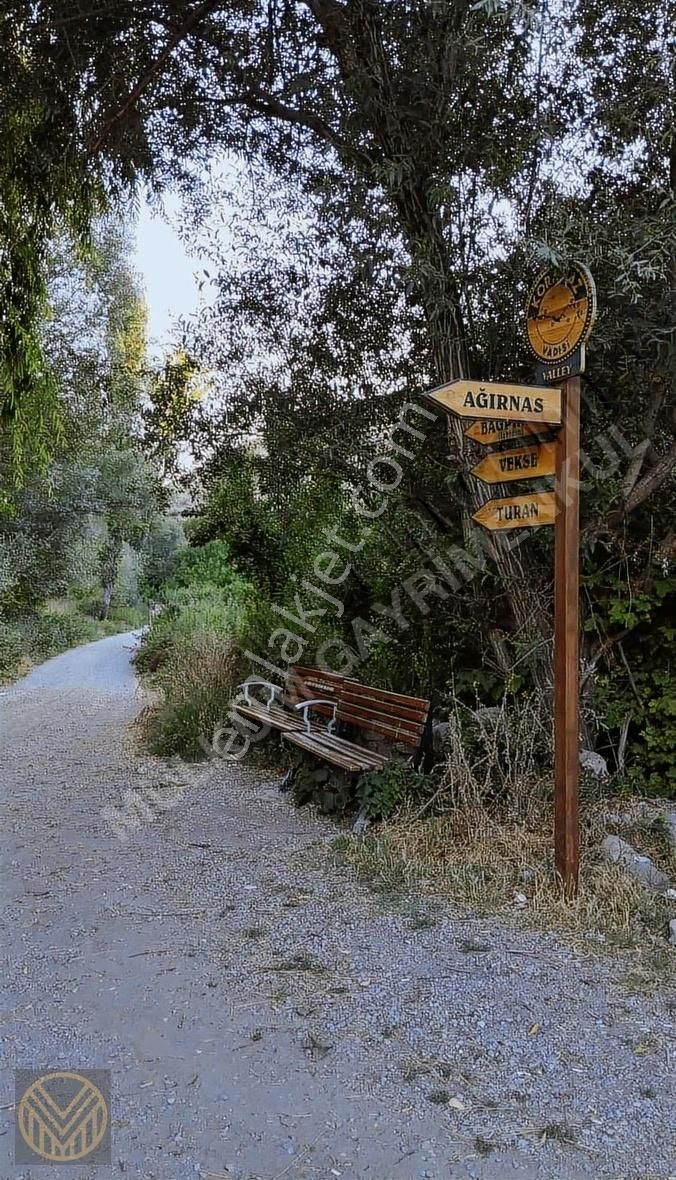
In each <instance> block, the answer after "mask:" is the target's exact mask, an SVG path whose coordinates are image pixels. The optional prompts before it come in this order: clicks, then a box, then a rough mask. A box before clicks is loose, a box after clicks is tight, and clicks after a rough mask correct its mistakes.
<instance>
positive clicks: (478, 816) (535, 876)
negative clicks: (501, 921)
mask: <svg viewBox="0 0 676 1180" xmlns="http://www.w3.org/2000/svg"><path fill="white" fill-rule="evenodd" d="M551 810H552V809H551V805H549V804H546V803H544V802H542V801H540V802H539V803H535V802H533V801H531V802H530V804H529V806H528V809H527V811H528V814H527V816H526V817H524V818H522V819H519V820H517V819H515V818H514V817H513V816H510V815H505V814H504V813H503V814H502V815H499V814H496V813H493V814H491V813H490V811H489V810H488V808H486V807H484V806H478V805H474V806H472V807H469V806H468V807H464V808H456V809H454V810H453V811H452V812H449V813H448V814H446V815H442V816H434V817H428V818H425V817H422V818H421V817H420V816H418V815H416V813H415V812H414V811H409V812H407V813H404V814H401V815H399V816H398V817H397V818H396V819H395V820H394V821H392V822H390V823H388V824H383V825H382V826H381V827H380V828H378V829H375V830H373V831H371V832H369V833H367V834H366V835H365V836H363V837H354V836H350V837H342V838H341V839H340V841H338V842H337V844H338V847H339V848H340V852H341V854H342V855H343V856H344V857H345V858H346V859H347V860H348V862H349V863H350V864H351V865H352V866H353V867H354V868H355V869H356V870H357V871H358V872H359V873H360V875H362V876H363V877H365V878H367V879H369V880H371V881H372V882H374V883H376V884H377V885H378V887H379V888H381V889H384V890H387V891H392V893H397V892H401V891H402V890H403V891H409V890H412V889H415V891H416V894H417V895H419V894H420V892H421V890H422V891H423V892H424V893H426V894H437V895H442V896H446V897H448V898H450V899H452V900H453V901H454V902H456V903H457V904H459V905H461V906H462V907H467V908H469V909H471V910H472V911H473V912H475V913H479V914H486V915H487V914H502V915H516V914H518V917H519V921H520V922H522V923H523V922H525V923H527V924H528V925H529V926H531V927H534V928H537V929H541V930H551V931H556V932H558V933H561V934H564V935H565V936H566V937H567V938H569V939H570V940H571V941H572V942H573V943H575V944H576V945H577V946H578V947H580V948H584V949H585V950H586V951H589V950H591V949H601V948H606V949H609V950H613V949H628V950H629V949H636V948H639V949H640V950H641V952H642V957H641V959H640V961H639V960H637V962H636V965H635V967H634V968H633V970H634V978H633V984H634V986H635V987H636V988H637V989H640V990H649V988H650V984H651V980H654V981H657V979H658V978H663V977H664V976H665V974H669V972H670V970H673V966H674V961H675V960H676V955H675V954H674V952H673V951H670V950H669V948H668V947H667V944H666V941H665V930H666V923H667V920H668V918H669V916H670V913H669V903H668V902H667V901H666V899H665V898H664V897H663V896H661V895H660V894H655V893H652V892H650V891H649V890H647V889H645V888H644V887H643V886H641V885H640V884H639V883H638V882H636V881H635V880H634V879H633V878H631V877H630V876H628V874H627V873H626V872H624V871H623V870H622V869H620V868H618V867H616V866H615V865H609V864H607V863H605V862H603V861H602V860H601V858H600V856H599V855H598V846H599V844H600V841H601V839H602V838H603V835H604V834H605V833H606V831H607V830H608V828H607V827H606V825H605V821H604V809H603V808H602V807H601V805H599V804H596V805H594V806H593V807H588V808H586V809H585V814H584V822H583V828H582V857H581V874H580V888H579V893H578V896H577V898H576V899H575V900H574V901H572V902H571V901H568V900H566V898H565V897H564V896H563V894H562V891H561V889H560V888H559V887H558V885H557V883H556V880H555V875H554V866H553V852H552V847H553V830H552V815H551ZM639 834H640V833H639V832H638V830H637V829H634V830H633V832H632V838H633V839H634V841H635V846H636V847H637V848H638V849H639V851H647V849H646V845H645V843H644V844H642V842H641V840H640V839H639V838H638V836H639ZM648 842H650V841H649V840H648ZM651 851H654V849H651ZM663 867H664V862H663ZM515 893H520V894H522V895H524V896H525V897H526V899H527V900H526V904H525V905H523V906H522V907H521V906H519V904H518V902H516V903H515Z"/></svg>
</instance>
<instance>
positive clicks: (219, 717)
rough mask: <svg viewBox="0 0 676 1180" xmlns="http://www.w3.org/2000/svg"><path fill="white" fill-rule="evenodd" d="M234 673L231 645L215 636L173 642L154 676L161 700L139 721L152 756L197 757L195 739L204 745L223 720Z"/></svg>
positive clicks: (237, 665)
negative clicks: (156, 674) (203, 742)
mask: <svg viewBox="0 0 676 1180" xmlns="http://www.w3.org/2000/svg"><path fill="white" fill-rule="evenodd" d="M239 671H240V662H239V656H238V652H237V649H236V647H235V645H234V643H232V642H231V641H230V642H228V641H224V640H223V637H222V636H221V635H220V634H217V633H214V632H210V631H198V632H196V633H195V634H192V635H187V636H186V635H180V636H178V637H177V638H176V639H175V640H174V642H173V645H172V648H171V651H170V654H169V656H168V657H167V659H166V660H165V663H164V664H163V666H162V669H161V671H160V673H159V676H158V683H159V684H160V686H161V688H162V689H163V694H164V700H163V702H162V703H161V704H160V705H158V706H157V707H156V708H154V709H153V708H151V709H149V710H148V711H147V712H146V713H145V715H144V718H143V726H144V730H145V733H146V736H147V739H148V743H149V745H150V748H151V750H152V751H153V753H155V754H161V755H164V756H168V755H170V754H183V755H185V756H186V757H189V758H192V757H198V756H199V755H200V754H201V753H202V745H201V743H200V738H205V739H206V740H207V741H208V740H210V738H211V735H212V733H213V731H214V729H215V728H216V726H218V725H220V724H221V723H222V722H223V721H224V719H225V717H226V715H227V711H228V707H229V704H230V701H231V699H232V696H233V694H234V689H235V685H236V684H237V681H238V679H239Z"/></svg>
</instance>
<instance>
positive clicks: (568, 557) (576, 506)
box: [554, 377, 580, 896]
mask: <svg viewBox="0 0 676 1180" xmlns="http://www.w3.org/2000/svg"><path fill="white" fill-rule="evenodd" d="M561 395H562V406H561V410H562V425H561V430H560V433H559V436H558V439H557V446H556V472H555V474H556V483H555V491H556V501H557V514H556V520H555V525H554V855H555V863H556V871H557V873H558V875H559V877H560V879H561V881H562V883H563V887H564V890H565V892H566V894H568V895H569V896H572V895H574V894H575V892H576V890H577V881H578V872H579V859H580V854H579V827H578V782H579V757H580V755H579V728H580V726H579V713H580V700H579V634H580V632H579V567H580V378H579V377H569V378H568V380H567V381H564V382H563V385H562V387H561Z"/></svg>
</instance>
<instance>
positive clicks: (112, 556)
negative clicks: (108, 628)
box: [100, 539, 122, 620]
mask: <svg viewBox="0 0 676 1180" xmlns="http://www.w3.org/2000/svg"><path fill="white" fill-rule="evenodd" d="M121 556H122V543H121V542H120V541H117V540H115V539H110V540H108V541H106V543H105V546H104V549H103V556H102V559H101V591H102V593H101V611H100V618H101V619H103V620H105V619H107V618H108V615H109V614H110V604H111V602H112V598H113V591H114V589H115V582H116V579H117V573H118V570H119V568H120V558H121Z"/></svg>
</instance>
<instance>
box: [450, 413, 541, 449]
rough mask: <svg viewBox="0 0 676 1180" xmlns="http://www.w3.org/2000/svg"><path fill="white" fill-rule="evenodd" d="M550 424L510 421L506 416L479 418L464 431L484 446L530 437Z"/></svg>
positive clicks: (467, 435)
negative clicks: (541, 424) (540, 424)
mask: <svg viewBox="0 0 676 1180" xmlns="http://www.w3.org/2000/svg"><path fill="white" fill-rule="evenodd" d="M547 429H549V427H548V426H538V424H537V422H508V421H507V419H506V418H479V419H478V421H476V422H470V424H469V426H466V427H465V429H464V431H463V433H464V434H465V435H466V437H467V438H471V439H472V440H473V441H474V442H478V443H481V445H482V447H487V446H490V444H491V443H496V442H509V441H511V440H512V439H519V440H521V439H522V438H528V436H529V435H532V434H540V433H541V432H542V431H543V430H547Z"/></svg>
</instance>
